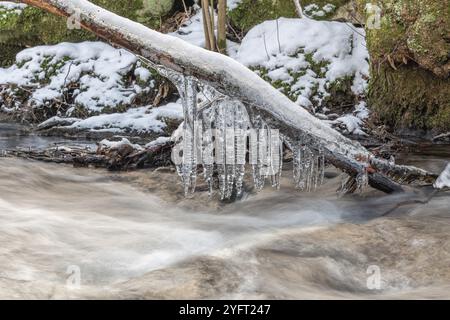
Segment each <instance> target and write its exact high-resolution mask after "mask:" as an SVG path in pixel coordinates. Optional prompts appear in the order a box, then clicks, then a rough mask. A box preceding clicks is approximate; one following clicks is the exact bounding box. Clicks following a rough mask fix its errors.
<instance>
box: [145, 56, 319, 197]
mask: <svg viewBox="0 0 450 320" xmlns="http://www.w3.org/2000/svg"><path fill="white" fill-rule="evenodd" d="M146 62H147V63H149V64H151V65H152V67H154V68H155V69H156V70H158V72H159V73H160V74H161V75H163V76H165V77H166V78H168V79H169V80H170V81H171V82H173V83H174V85H175V86H176V87H177V89H178V91H179V94H180V98H181V101H182V106H183V114H184V122H183V124H182V127H181V128H180V129H181V130H177V133H176V134H175V137H176V138H175V140H176V141H175V142H176V145H175V147H174V152H173V154H172V160H173V161H174V163H175V165H176V168H177V172H178V175H179V176H180V177H181V180H182V183H183V186H184V193H185V196H190V195H192V194H193V193H194V191H195V187H196V182H197V174H198V168H199V167H202V168H203V178H204V180H205V181H206V183H207V185H208V190H209V194H210V195H212V193H213V189H214V186H215V185H216V183H215V181H217V185H218V189H219V194H220V198H221V199H222V200H224V199H230V198H232V197H233V196H236V197H239V196H240V195H241V194H242V191H243V182H244V176H245V172H246V167H247V164H248V166H249V167H251V172H252V175H253V183H254V187H255V189H256V190H257V191H260V190H262V189H263V187H264V185H265V184H266V180H269V181H270V184H271V185H272V187H274V188H279V187H280V176H281V172H282V165H283V145H284V144H286V145H287V146H288V148H289V149H291V150H292V153H293V168H294V169H293V177H294V183H295V185H296V187H297V188H298V189H299V190H302V191H307V192H310V191H313V190H315V189H316V188H317V187H318V186H319V185H320V184H322V182H323V179H324V169H325V155H324V151H323V148H322V147H321V146H320V145H316V144H314V142H313V140H312V139H311V138H309V137H308V136H307V135H305V136H303V137H301V138H299V139H298V140H296V141H292V140H290V139H289V138H287V137H284V136H283V135H281V134H280V133H279V131H278V130H276V129H275V128H271V127H270V126H269V125H268V124H267V123H266V122H265V121H264V119H263V117H261V116H260V115H259V114H257V113H253V112H249V110H248V109H247V106H246V105H245V104H244V103H242V102H241V101H239V100H236V99H233V98H230V97H228V96H225V95H223V94H221V93H219V92H218V91H216V90H215V89H214V88H212V87H210V86H209V85H207V84H204V83H201V82H200V81H199V80H198V79H195V78H193V77H192V76H184V75H182V74H181V73H178V72H175V71H173V70H169V69H167V68H164V67H161V66H157V65H154V64H152V63H151V62H150V61H148V60H146ZM215 176H217V179H215Z"/></svg>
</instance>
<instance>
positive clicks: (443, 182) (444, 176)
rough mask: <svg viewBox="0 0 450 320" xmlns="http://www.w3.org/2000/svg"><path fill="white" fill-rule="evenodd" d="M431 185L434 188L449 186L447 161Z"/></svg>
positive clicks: (449, 178)
mask: <svg viewBox="0 0 450 320" xmlns="http://www.w3.org/2000/svg"><path fill="white" fill-rule="evenodd" d="M433 186H434V187H435V188H436V189H443V188H450V163H447V166H446V167H445V169H444V171H442V173H441V174H440V175H439V177H438V178H437V179H436V181H435V182H434V185H433Z"/></svg>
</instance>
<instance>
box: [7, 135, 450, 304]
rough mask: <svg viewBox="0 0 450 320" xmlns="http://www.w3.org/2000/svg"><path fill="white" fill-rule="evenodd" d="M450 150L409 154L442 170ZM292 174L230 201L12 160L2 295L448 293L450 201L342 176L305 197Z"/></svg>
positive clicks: (145, 178) (167, 174)
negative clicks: (352, 190) (356, 183)
mask: <svg viewBox="0 0 450 320" xmlns="http://www.w3.org/2000/svg"><path fill="white" fill-rule="evenodd" d="M1 132H2V133H4V132H5V131H4V130H3V131H1ZM10 137H11V136H10ZM4 138H5V137H4V136H2V138H0V141H5V140H7V139H4ZM19 140H20V139H19ZM10 141H11V140H10ZM1 143H2V145H3V146H4V145H5V144H4V142H1ZM50 143H53V141H50ZM10 145H11V143H10ZM3 146H1V145H0V149H1V148H4V147H3ZM441 147H442V146H441ZM441 147H438V148H441ZM433 150H434V149H433ZM439 150H440V151H439ZM442 152H443V153H444V157H442ZM447 152H448V149H446V151H445V150H444V151H442V150H441V149H438V150H435V151H433V152H431V151H430V152H424V154H423V155H417V157H416V156H405V159H406V160H407V161H408V162H410V164H416V165H419V164H420V165H421V166H422V167H425V168H426V169H430V170H431V169H432V168H433V169H435V170H441V168H440V167H442V169H443V167H444V166H445V163H446V161H447V159H448V158H446V157H447V155H448V153H447ZM414 157H416V158H414ZM399 158H401V157H399ZM330 170H332V169H330ZM283 176H284V177H283V179H282V188H281V190H280V191H274V190H272V189H270V188H266V189H264V190H263V191H262V192H261V193H259V194H254V193H252V192H249V193H248V194H247V195H246V197H245V198H244V199H243V200H242V201H239V202H236V203H232V204H223V203H220V202H218V201H216V200H209V199H208V197H207V195H206V194H205V192H199V193H198V194H196V196H195V197H194V198H193V199H184V197H183V196H182V188H181V185H180V183H179V180H178V177H177V176H176V174H175V173H174V172H172V171H171V170H169V169H167V170H158V171H154V172H152V171H137V172H129V173H119V174H117V173H110V172H107V171H105V170H94V169H74V168H72V167H69V166H63V165H55V164H45V163H40V162H33V161H27V160H20V159H15V158H0V242H1V243H2V245H1V246H0V265H1V266H2V268H1V270H0V298H288V299H290V298H370V299H372V298H438V297H439V298H447V299H448V298H450V210H449V208H450V196H449V194H448V193H447V194H446V193H438V194H436V195H435V196H434V197H432V198H431V200H430V201H429V202H427V203H413V202H412V200H426V199H427V198H428V196H429V195H430V192H431V191H432V190H430V189H428V188H425V189H421V190H415V191H411V192H408V193H405V194H402V195H384V194H381V193H379V192H377V191H374V190H368V191H367V192H366V193H365V194H363V195H362V196H349V197H344V198H338V197H337V196H336V193H335V190H336V189H337V187H338V185H339V183H340V178H339V177H335V178H332V179H327V180H326V183H325V185H324V186H322V188H320V189H319V190H318V191H317V192H315V193H310V194H307V193H298V192H297V191H296V190H294V189H293V188H292V187H291V184H290V172H289V171H286V172H284V173H283ZM330 176H332V175H330ZM200 187H201V186H200ZM392 208H396V209H395V210H393V211H392ZM389 211H392V212H391V213H390V214H389V215H387V216H384V214H385V213H386V212H389Z"/></svg>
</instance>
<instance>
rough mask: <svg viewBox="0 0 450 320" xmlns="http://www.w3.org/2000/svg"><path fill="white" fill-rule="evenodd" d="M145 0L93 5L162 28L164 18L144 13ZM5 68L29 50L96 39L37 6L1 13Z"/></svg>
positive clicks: (1, 60)
mask: <svg viewBox="0 0 450 320" xmlns="http://www.w3.org/2000/svg"><path fill="white" fill-rule="evenodd" d="M142 1H143V0H115V1H110V0H92V1H91V2H93V3H95V4H97V5H99V6H101V7H103V8H105V9H108V10H110V11H112V12H115V13H117V14H119V15H121V16H124V17H127V18H129V19H132V20H137V21H139V22H141V23H144V24H146V25H147V26H149V27H151V28H157V27H159V25H160V17H156V16H150V15H149V14H148V13H146V11H143V8H144V7H143V2H142ZM0 17H1V18H0V46H2V48H3V47H4V46H7V47H8V50H1V52H0V63H1V66H7V65H8V64H10V63H11V60H12V57H13V56H15V54H17V53H18V52H19V51H20V50H23V49H24V48H26V47H30V46H36V45H43V44H56V43H60V42H64V41H68V42H79V41H85V40H96V39H97V38H96V37H95V35H93V34H92V33H91V32H88V31H84V30H69V29H68V28H67V21H66V19H65V18H61V17H57V16H55V15H52V14H50V13H46V12H44V11H43V10H41V9H38V8H34V7H31V6H29V7H27V8H25V9H24V10H23V11H22V13H21V14H8V15H2V14H1V11H0Z"/></svg>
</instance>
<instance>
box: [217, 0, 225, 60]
mask: <svg viewBox="0 0 450 320" xmlns="http://www.w3.org/2000/svg"><path fill="white" fill-rule="evenodd" d="M217 11H218V17H217V49H218V51H219V52H220V53H226V50H227V0H219V4H218V6H217Z"/></svg>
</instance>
